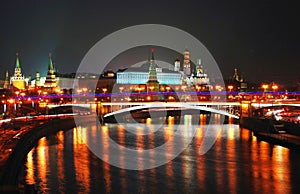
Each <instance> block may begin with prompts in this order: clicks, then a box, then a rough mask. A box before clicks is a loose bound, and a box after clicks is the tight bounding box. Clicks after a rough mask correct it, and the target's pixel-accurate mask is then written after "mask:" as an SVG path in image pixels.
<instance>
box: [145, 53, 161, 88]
mask: <svg viewBox="0 0 300 194" xmlns="http://www.w3.org/2000/svg"><path fill="white" fill-rule="evenodd" d="M146 85H147V92H159V82H158V80H157V74H156V65H155V63H154V49H153V48H152V56H151V59H150V66H149V76H148V81H147V83H146Z"/></svg>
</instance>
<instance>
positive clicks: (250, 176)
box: [20, 120, 300, 193]
mask: <svg viewBox="0 0 300 194" xmlns="http://www.w3.org/2000/svg"><path fill="white" fill-rule="evenodd" d="M143 125H144V126H145V127H144V128H143ZM151 126H152V124H151V120H147V121H145V123H144V124H142V125H138V126H136V133H132V131H127V130H126V127H127V128H132V126H130V127H128V125H126V124H122V125H121V124H116V125H107V126H102V127H101V126H100V127H99V126H98V127H97V126H96V125H95V126H93V125H91V126H78V127H77V128H74V129H71V130H68V131H59V132H58V133H57V134H56V135H51V136H47V137H44V138H41V139H40V140H39V141H38V142H37V145H36V146H35V147H34V148H33V149H32V150H31V151H30V152H29V153H28V155H27V159H26V161H25V163H24V168H23V169H22V171H21V173H20V177H21V180H23V181H24V182H25V183H27V184H35V187H36V189H37V190H38V192H39V193H300V176H299V175H300V152H299V151H296V150H290V149H287V148H284V147H281V146H277V145H271V144H269V143H266V142H264V141H259V140H258V139H257V138H256V137H254V136H252V133H251V131H249V130H247V129H242V128H240V127H239V126H238V125H236V124H233V123H232V122H230V121H229V124H224V125H222V124H220V123H217V122H215V124H213V125H211V126H212V128H211V129H214V133H215V136H214V137H215V142H214V139H212V140H213V142H214V143H213V144H212V146H211V148H210V149H209V150H208V151H207V152H206V153H201V154H200V152H199V150H200V149H201V146H202V145H203V142H204V141H205V139H209V138H211V137H205V136H207V134H205V133H204V131H203V129H204V128H205V127H207V125H206V123H205V122H201V123H200V124H199V125H197V126H196V127H195V131H194V133H193V134H192V138H191V134H189V135H185V133H186V131H184V132H183V133H180V134H179V136H180V138H179V139H181V141H180V142H185V141H187V142H188V144H187V145H188V146H187V148H186V149H184V150H183V151H182V152H181V153H180V154H179V155H178V156H177V157H175V158H173V159H172V157H169V155H170V153H173V151H174V150H175V147H178V146H182V145H185V144H180V143H179V144H178V142H175V141H172V137H174V136H175V134H176V130H175V128H176V124H170V125H169V124H168V125H167V126H165V127H162V128H161V129H160V130H159V131H156V132H155V133H147V134H143V133H139V132H143V130H145V129H146V128H151ZM174 126H175V127H174ZM182 129H183V130H189V129H190V128H184V127H183V128H182ZM211 129H210V130H211ZM215 129H216V130H215ZM188 133H189V132H188ZM104 137H106V138H108V137H109V138H111V139H112V140H113V141H114V142H116V143H118V144H120V145H124V146H126V147H127V148H130V149H136V150H137V151H139V150H140V151H143V150H146V149H151V148H154V147H157V146H160V145H164V143H166V142H167V141H170V142H171V146H168V147H167V148H166V149H165V152H164V153H159V154H163V155H165V159H169V161H168V162H167V163H165V164H163V165H160V166H158V167H155V168H150V169H144V170H142V167H143V166H144V167H145V166H146V163H145V158H144V156H145V155H137V156H138V158H137V160H136V161H133V162H136V165H137V166H139V165H141V166H142V167H137V168H138V169H139V170H130V169H125V168H120V167H116V166H114V165H113V164H111V163H108V162H109V161H110V160H108V158H109V157H111V156H110V155H112V154H114V153H112V152H110V151H111V150H110V151H107V150H109V149H110V148H111V147H112V145H110V143H109V141H105V140H103V139H102V141H101V142H100V143H101V144H97V141H98V140H99V138H104ZM189 140H191V142H190V143H189ZM90 142H93V143H96V144H97V146H100V147H101V150H102V151H104V152H105V150H106V149H107V150H106V151H107V152H105V153H106V154H103V155H101V157H102V158H101V159H100V158H99V157H97V155H98V154H97V153H95V152H92V151H91V149H90V148H91V147H90V146H89V145H90V144H89V143H90ZM98 143H99V142H98ZM175 144H177V145H175ZM92 150H93V149H92ZM121 153H122V152H121V151H117V154H116V155H117V156H114V157H115V159H116V158H117V160H118V157H119V163H118V164H119V165H120V164H122V161H123V163H124V160H125V159H124V157H126V156H124V155H122V154H121ZM154 154H158V153H154ZM98 156H99V155H98ZM139 156H140V157H139ZM105 161H108V162H105ZM146 162H147V161H146ZM151 162H152V163H153V164H154V163H155V162H157V161H151V160H150V161H148V163H147V164H151ZM125 163H126V161H125ZM123 165H124V164H123ZM124 166H126V165H124Z"/></svg>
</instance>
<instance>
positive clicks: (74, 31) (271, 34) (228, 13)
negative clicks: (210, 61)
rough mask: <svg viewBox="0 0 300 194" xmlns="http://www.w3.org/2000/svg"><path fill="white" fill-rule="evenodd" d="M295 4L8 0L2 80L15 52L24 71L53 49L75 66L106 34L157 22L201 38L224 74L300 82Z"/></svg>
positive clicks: (1, 36)
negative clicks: (234, 72) (236, 71)
mask: <svg viewBox="0 0 300 194" xmlns="http://www.w3.org/2000/svg"><path fill="white" fill-rule="evenodd" d="M296 8H297V6H295V5H293V4H292V3H290V2H284V1H268V0H265V1H249V2H245V1H242V2H241V1H171V2H166V1H157V0H152V1H146V2H145V1H120V2H115V1H96V0H95V1H93V0H88V1H79V0H66V1H61V0H43V1H40V0H32V1H26V0H13V1H2V2H1V3H0V16H1V17H0V26H1V31H0V51H1V52H0V78H2V79H3V78H4V76H5V72H6V70H9V72H10V74H12V73H13V69H14V64H15V53H16V52H19V54H20V62H21V67H22V70H23V73H24V74H25V75H29V74H31V75H32V76H34V75H35V72H36V71H39V72H41V73H42V74H43V73H44V74H45V73H46V70H47V64H48V53H49V52H52V53H53V61H55V62H56V67H57V69H58V71H60V72H62V73H71V72H76V70H77V67H78V65H79V64H80V62H81V60H82V58H83V57H84V55H85V54H86V52H87V51H88V50H89V49H90V48H91V47H92V46H93V45H94V44H95V43H96V42H97V41H99V40H100V39H101V38H103V37H105V36H106V35H108V34H110V33H112V32H114V31H116V30H119V29H122V28H125V27H129V26H132V25H138V24H148V23H155V24H164V25H169V26H174V27H176V28H179V29H182V30H184V31H186V32H188V33H190V34H192V35H193V36H195V37H196V38H197V39H198V40H200V41H201V42H202V43H203V44H204V45H205V46H206V47H207V49H208V50H209V51H210V53H211V54H212V55H213V57H214V58H215V60H216V61H217V63H218V65H219V68H220V69H221V71H222V73H223V77H224V78H228V77H230V76H232V74H233V69H234V68H235V67H236V68H238V69H239V71H240V73H241V74H243V75H245V77H246V79H247V80H249V81H258V82H261V81H275V82H279V83H281V84H286V85H288V84H293V85H295V84H296V83H297V81H298V80H299V78H300V76H299V72H298V71H299V62H300V59H299V53H300V37H299V34H300V29H299V28H300V27H299V16H298V10H297V9H296ZM184 49H185V48H183V50H184ZM145 56H147V53H146V54H145ZM141 57H144V56H141ZM204 65H205V64H204ZM120 66H122V68H123V66H124V65H123V64H122V65H120ZM120 68H121V67H120Z"/></svg>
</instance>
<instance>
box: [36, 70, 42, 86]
mask: <svg viewBox="0 0 300 194" xmlns="http://www.w3.org/2000/svg"><path fill="white" fill-rule="evenodd" d="M40 79H41V75H40V72H36V74H35V87H40V86H41V83H40Z"/></svg>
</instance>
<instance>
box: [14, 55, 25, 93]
mask: <svg viewBox="0 0 300 194" xmlns="http://www.w3.org/2000/svg"><path fill="white" fill-rule="evenodd" d="M11 84H12V85H13V87H15V88H18V89H19V90H23V89H25V79H24V76H23V75H22V71H21V66H20V61H19V53H16V67H15V73H14V76H13V77H11Z"/></svg>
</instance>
